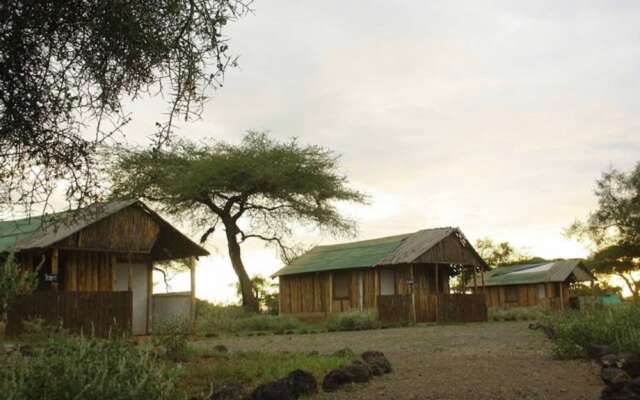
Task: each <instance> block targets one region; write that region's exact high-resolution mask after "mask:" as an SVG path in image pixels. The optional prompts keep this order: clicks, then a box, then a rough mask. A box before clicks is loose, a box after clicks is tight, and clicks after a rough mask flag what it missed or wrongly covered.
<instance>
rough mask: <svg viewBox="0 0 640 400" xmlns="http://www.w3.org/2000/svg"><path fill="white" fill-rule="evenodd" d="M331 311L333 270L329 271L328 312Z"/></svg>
mask: <svg viewBox="0 0 640 400" xmlns="http://www.w3.org/2000/svg"><path fill="white" fill-rule="evenodd" d="M332 312H333V272H329V313H332Z"/></svg>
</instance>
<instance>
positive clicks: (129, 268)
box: [127, 253, 133, 291]
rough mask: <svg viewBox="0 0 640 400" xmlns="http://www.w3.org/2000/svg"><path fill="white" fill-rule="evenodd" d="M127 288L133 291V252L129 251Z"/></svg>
mask: <svg viewBox="0 0 640 400" xmlns="http://www.w3.org/2000/svg"><path fill="white" fill-rule="evenodd" d="M127 271H128V276H127V290H128V291H131V282H132V281H133V271H132V270H131V253H129V257H128V260H127Z"/></svg>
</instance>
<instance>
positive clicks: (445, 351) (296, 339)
mask: <svg viewBox="0 0 640 400" xmlns="http://www.w3.org/2000/svg"><path fill="white" fill-rule="evenodd" d="M527 326H528V323H526V322H491V323H484V324H466V325H445V326H434V325H419V326H416V327H410V328H398V329H384V330H373V331H360V332H336V333H322V334H311V335H279V336H258V337H239V338H226V339H217V340H215V342H213V343H215V344H224V345H225V346H227V347H228V348H229V350H231V351H241V350H260V351H304V352H306V351H312V350H317V351H319V352H321V353H331V352H333V351H336V350H339V349H341V348H345V347H349V348H351V349H353V350H354V351H356V352H358V353H359V352H362V351H365V350H379V351H382V352H384V353H385V354H386V355H387V357H388V358H389V360H390V361H391V364H392V366H393V368H394V371H393V373H391V374H389V375H386V376H384V377H378V378H374V379H373V380H372V381H371V382H370V383H368V384H366V385H357V386H354V387H351V388H348V389H346V390H343V391H339V392H337V393H334V394H327V393H321V394H319V395H318V396H317V397H315V398H318V399H393V400H402V399H425V400H430V399H433V400H435V399H438V400H445V399H456V400H459V399H474V400H485V399H486V400H489V399H491V400H499V399H505V400H506V399H509V400H511V399H518V400H520V399H525V400H529V399H531V400H538V399H541V400H542V399H561V400H579V399H585V400H586V399H597V398H598V397H599V394H600V391H601V390H602V383H601V381H600V379H599V377H598V375H597V368H595V366H593V365H591V364H590V363H589V362H587V361H558V360H554V359H552V357H551V346H550V343H549V342H548V340H547V339H546V338H545V337H544V336H543V335H542V334H541V333H539V332H537V331H531V330H530V329H528V327H527ZM213 343H209V342H199V345H203V346H207V345H213Z"/></svg>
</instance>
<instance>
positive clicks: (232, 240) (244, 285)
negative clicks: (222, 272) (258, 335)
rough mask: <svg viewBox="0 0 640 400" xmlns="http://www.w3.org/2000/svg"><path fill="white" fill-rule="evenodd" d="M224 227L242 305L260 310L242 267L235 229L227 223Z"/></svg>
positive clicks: (256, 310) (252, 309)
mask: <svg viewBox="0 0 640 400" xmlns="http://www.w3.org/2000/svg"><path fill="white" fill-rule="evenodd" d="M225 228H226V229H225V230H226V234H227V247H228V248H229V258H230V259H231V265H232V266H233V270H234V271H235V273H236V275H237V276H238V280H239V281H240V292H241V293H242V307H244V308H245V309H246V310H247V311H253V312H258V311H260V306H259V305H258V299H257V298H256V296H255V294H254V291H253V285H252V284H251V279H250V278H249V275H248V274H247V271H246V270H245V268H244V264H243V263H242V257H241V252H240V244H239V243H238V238H237V236H236V234H235V232H236V231H237V229H235V226H228V225H227V224H225Z"/></svg>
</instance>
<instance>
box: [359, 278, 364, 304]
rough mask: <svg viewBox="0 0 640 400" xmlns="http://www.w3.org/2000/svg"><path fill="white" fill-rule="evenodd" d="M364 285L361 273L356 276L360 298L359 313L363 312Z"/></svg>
mask: <svg viewBox="0 0 640 400" xmlns="http://www.w3.org/2000/svg"><path fill="white" fill-rule="evenodd" d="M363 286H364V285H363V284H362V271H360V273H359V274H358V294H359V297H360V299H359V300H360V311H363V310H364V287H363Z"/></svg>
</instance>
